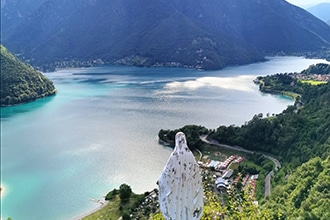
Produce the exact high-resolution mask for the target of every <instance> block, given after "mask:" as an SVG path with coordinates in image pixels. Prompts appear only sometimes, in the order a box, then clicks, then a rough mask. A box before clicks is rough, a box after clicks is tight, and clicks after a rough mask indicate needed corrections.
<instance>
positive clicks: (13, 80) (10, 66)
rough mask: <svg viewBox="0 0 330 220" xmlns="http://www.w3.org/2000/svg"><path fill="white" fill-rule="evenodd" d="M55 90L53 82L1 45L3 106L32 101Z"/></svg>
mask: <svg viewBox="0 0 330 220" xmlns="http://www.w3.org/2000/svg"><path fill="white" fill-rule="evenodd" d="M55 92H56V89H55V87H54V85H53V82H51V81H50V80H49V79H47V78H46V77H45V76H44V75H42V74H41V73H40V72H37V71H36V70H34V69H33V68H32V67H31V66H30V65H28V64H25V63H23V62H21V61H20V60H19V59H18V58H17V57H15V56H14V55H13V54H12V53H10V52H9V51H8V50H7V49H6V48H5V47H4V46H2V45H1V106H8V105H15V104H20V103H24V102H30V101H33V100H36V99H38V98H42V97H45V96H49V95H53V94H55Z"/></svg>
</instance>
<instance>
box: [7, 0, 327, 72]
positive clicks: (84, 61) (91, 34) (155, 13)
mask: <svg viewBox="0 0 330 220" xmlns="http://www.w3.org/2000/svg"><path fill="white" fill-rule="evenodd" d="M19 2H20V1H18V0H6V1H2V2H1V3H2V4H1V7H2V12H3V13H2V14H1V19H2V21H3V23H4V25H3V27H2V36H1V37H2V39H1V42H2V44H3V45H5V46H6V47H7V48H8V49H10V50H11V51H13V52H14V53H15V54H17V55H19V56H20V57H21V58H23V59H24V60H26V61H28V62H29V63H30V64H32V65H33V66H34V67H37V68H39V69H43V70H54V68H55V67H59V66H61V67H68V66H79V65H93V64H99V63H111V64H125V65H136V66H180V67H189V68H196V69H221V68H223V67H225V66H232V65H242V64H247V63H252V62H258V61H263V60H265V58H264V57H265V55H269V54H272V55H274V54H307V53H309V54H313V55H315V54H320V51H321V54H322V55H323V54H329V48H330V26H328V25H326V24H325V23H324V22H322V21H321V20H319V19H317V18H316V17H314V16H313V15H311V14H310V13H308V12H306V11H305V10H303V9H301V8H299V7H296V6H293V5H291V4H289V3H287V2H286V1H284V0H264V1H257V0H248V1H244V2H242V1H239V0H231V1H216V0H209V1H201V0H189V1H188V0H180V1H179V0H168V1H163V0H157V1H151V2H150V1H147V0H140V1H139V2H136V1H134V0H112V1H105V0H72V1H65V0H38V1H24V4H21V3H19ZM3 3H5V4H3ZM323 58H326V57H325V56H323Z"/></svg>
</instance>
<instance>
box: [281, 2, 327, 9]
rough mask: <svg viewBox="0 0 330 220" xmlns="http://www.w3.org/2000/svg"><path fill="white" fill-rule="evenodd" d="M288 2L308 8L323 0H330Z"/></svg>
mask: <svg viewBox="0 0 330 220" xmlns="http://www.w3.org/2000/svg"><path fill="white" fill-rule="evenodd" d="M287 2H289V3H291V4H293V5H297V6H299V7H302V8H306V7H310V6H314V5H317V4H320V3H323V2H326V3H330V0H287Z"/></svg>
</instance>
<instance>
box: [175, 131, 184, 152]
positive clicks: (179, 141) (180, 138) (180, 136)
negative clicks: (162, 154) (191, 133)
mask: <svg viewBox="0 0 330 220" xmlns="http://www.w3.org/2000/svg"><path fill="white" fill-rule="evenodd" d="M183 145H185V146H187V140H186V135H185V134H184V133H183V132H181V131H180V132H178V133H176V135H175V147H176V148H179V149H181V148H182V146H183Z"/></svg>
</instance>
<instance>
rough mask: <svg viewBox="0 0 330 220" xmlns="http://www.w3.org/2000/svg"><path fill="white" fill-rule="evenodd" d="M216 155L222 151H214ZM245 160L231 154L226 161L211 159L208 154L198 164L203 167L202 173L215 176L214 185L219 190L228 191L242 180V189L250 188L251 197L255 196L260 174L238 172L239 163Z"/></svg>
mask: <svg viewBox="0 0 330 220" xmlns="http://www.w3.org/2000/svg"><path fill="white" fill-rule="evenodd" d="M214 154H215V155H216V156H217V155H218V156H220V154H221V153H220V152H219V151H217V152H215V153H214ZM243 160H244V157H242V156H238V155H231V156H229V157H227V158H226V159H225V160H224V161H220V160H214V159H209V156H208V155H206V156H204V157H203V158H202V161H198V164H199V165H200V167H201V168H202V175H203V176H204V178H205V176H206V175H208V176H210V173H211V176H212V178H213V180H214V181H213V182H214V187H215V189H216V190H218V191H219V192H227V191H228V190H230V188H231V187H232V186H233V184H237V183H238V182H239V181H240V180H241V186H242V189H243V190H244V189H248V193H249V196H250V198H251V199H255V198H254V194H255V189H256V184H257V180H258V176H259V175H258V174H246V175H244V176H242V174H241V173H239V172H238V170H237V168H238V165H239V164H240V163H241V162H242V161H243Z"/></svg>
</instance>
